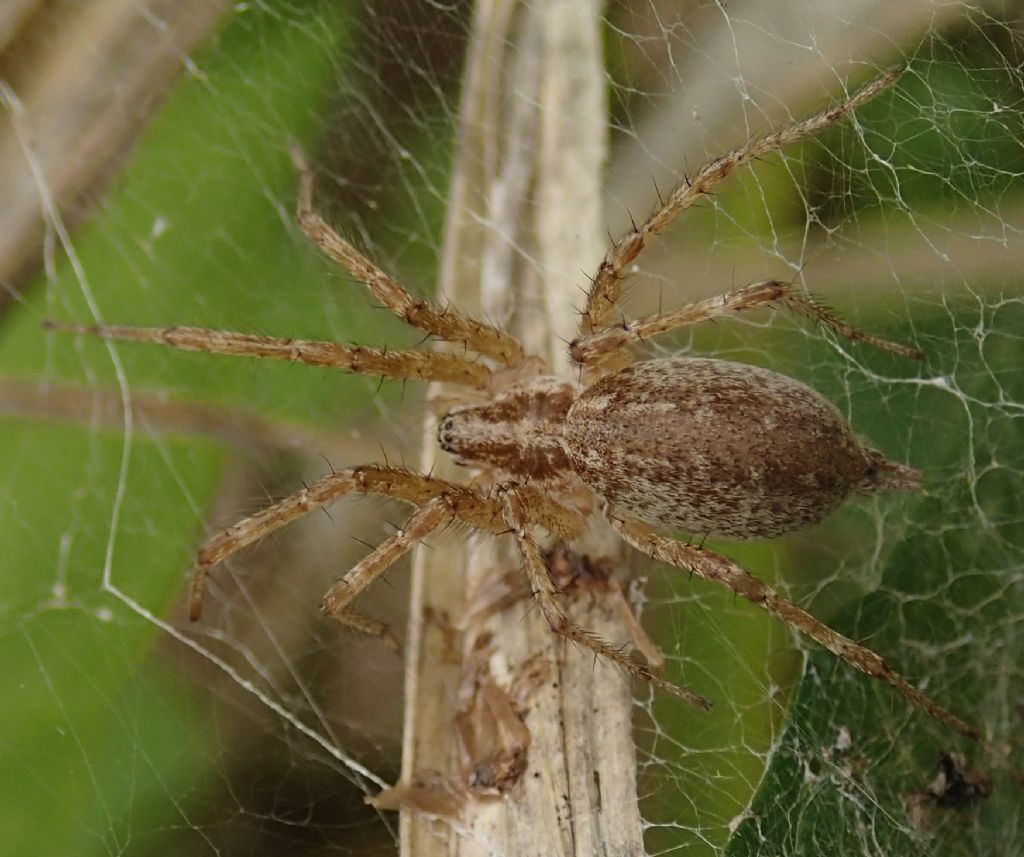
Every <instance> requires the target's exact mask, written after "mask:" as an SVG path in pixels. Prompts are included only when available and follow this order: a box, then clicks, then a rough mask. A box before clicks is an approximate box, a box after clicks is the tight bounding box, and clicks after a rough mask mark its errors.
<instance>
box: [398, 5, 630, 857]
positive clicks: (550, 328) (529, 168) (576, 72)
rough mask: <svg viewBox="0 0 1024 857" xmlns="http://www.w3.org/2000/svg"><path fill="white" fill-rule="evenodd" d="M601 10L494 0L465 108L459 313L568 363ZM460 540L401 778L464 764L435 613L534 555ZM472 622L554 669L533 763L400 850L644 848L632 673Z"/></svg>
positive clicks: (418, 660) (480, 23)
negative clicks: (496, 325) (503, 322)
mask: <svg viewBox="0 0 1024 857" xmlns="http://www.w3.org/2000/svg"><path fill="white" fill-rule="evenodd" d="M600 14H601V11H600V6H599V5H598V4H597V3H587V2H579V0H574V2H571V3H568V2H566V3H560V2H552V0H542V2H539V3H530V4H518V3H516V2H513V1H512V0H480V2H478V3H477V4H475V6H474V17H473V24H472V32H471V39H470V42H469V46H468V62H467V72H466V75H465V85H464V87H463V96H462V104H461V106H460V113H459V129H458V142H457V150H456V159H455V165H454V169H453V183H452V192H451V203H450V205H449V209H448V219H447V222H446V234H445V242H444V249H443V256H442V258H443V261H442V268H441V275H440V278H439V288H440V290H441V292H442V294H444V295H445V297H446V299H448V300H451V301H453V302H454V303H455V304H456V305H458V306H459V307H462V308H468V309H469V310H470V311H472V312H474V313H476V314H478V315H479V314H486V316H487V317H493V318H499V319H509V320H510V321H511V323H512V324H513V326H514V327H513V329H514V331H515V332H516V333H517V334H518V335H519V337H520V339H521V340H522V341H524V342H528V343H529V348H530V350H531V351H536V352H537V353H540V354H543V355H544V356H545V358H547V360H548V362H549V365H552V366H554V367H556V369H558V368H563V366H562V362H560V361H564V362H565V363H566V364H567V362H568V361H567V358H568V355H567V352H566V351H565V348H564V343H565V341H567V340H568V339H571V338H572V336H573V335H574V334H575V331H574V330H572V329H570V328H571V326H572V322H573V320H574V319H573V315H574V314H573V312H572V305H573V303H574V302H575V301H576V300H577V295H578V287H577V283H578V279H579V275H578V272H579V271H580V270H581V269H585V268H586V267H587V266H589V265H591V264H592V260H594V259H596V258H600V255H601V253H602V252H603V249H604V240H603V238H602V228H601V222H602V219H603V218H602V212H601V204H600V200H601V197H600V176H601V173H602V164H603V160H604V157H605V155H604V151H605V150H604V147H605V143H606V130H607V126H606V117H605V112H604V108H605V106H606V99H605V92H604V86H605V77H604V71H603V68H602V65H601V61H600V26H599V19H600ZM531 111H532V112H531ZM570 212H571V214H570ZM538 236H539V237H540V240H538ZM563 304H564V305H563ZM560 324H564V325H565V327H563V328H558V327H557V325H560ZM515 325H518V327H515ZM564 368H568V367H567V365H566V366H565V367H564ZM436 436H437V430H436V426H435V425H434V423H433V421H432V420H430V419H429V418H428V420H427V425H426V427H425V431H424V444H425V452H424V459H423V467H424V469H429V468H431V467H433V466H434V465H435V463H436V464H437V466H438V467H439V472H440V473H442V474H443V475H445V476H448V475H450V474H452V473H453V471H451V470H449V469H447V468H450V467H451V464H450V463H449V462H447V461H445V460H443V459H442V460H440V461H438V459H437V451H436ZM595 536H598V540H597V541H594V537H595ZM446 538H447V537H446V535H443V534H440V533H438V534H436V535H435V536H434V537H433V539H432V543H433V549H432V550H429V551H419V552H418V553H417V554H416V557H415V562H414V575H413V583H414V585H413V599H412V608H411V613H410V623H409V633H408V635H407V638H406V653H407V683H406V695H405V696H406V725H405V735H404V752H403V764H402V770H403V773H402V780H403V782H411V781H415V779H416V777H417V775H418V774H420V773H422V772H424V771H430V770H434V771H440V772H446V773H451V772H453V765H456V764H457V763H456V762H455V760H456V759H457V750H456V747H455V742H454V741H453V728H452V725H453V720H457V718H458V717H459V714H460V709H459V705H458V702H457V700H458V699H459V692H460V687H461V686H462V684H463V681H464V673H463V671H462V669H461V668H460V666H459V664H457V663H452V661H451V658H450V654H449V653H450V647H449V645H448V642H447V641H446V638H445V637H444V635H443V634H440V633H438V632H437V630H436V628H434V627H433V626H432V625H431V624H430V622H429V621H427V620H426V616H428V615H430V614H431V613H432V612H433V613H437V612H438V611H443V612H444V613H446V614H447V615H448V616H450V617H451V618H452V619H453V621H456V622H457V621H459V619H460V618H461V617H466V618H467V619H469V618H471V617H472V616H474V615H475V614H474V612H473V610H472V604H473V603H474V599H475V598H477V597H478V595H477V593H480V592H481V591H485V590H486V586H487V581H493V580H494V576H495V575H496V574H498V575H500V574H501V573H502V572H505V573H508V572H514V571H516V570H517V569H519V568H520V567H521V565H522V561H523V560H522V557H520V556H518V555H516V553H517V552H516V551H515V548H514V543H513V541H512V539H503V540H501V545H500V546H499V545H498V544H496V543H495V541H494V540H490V539H488V540H485V541H483V542H477V543H475V544H474V543H470V544H469V545H467V544H465V542H464V541H463V542H461V543H458V544H456V543H451V544H447V543H446ZM602 539H603V540H602ZM614 542H615V540H612V539H608V538H607V534H606V532H605V528H597V530H596V531H595V528H593V527H591V528H589V529H588V532H587V534H586V535H585V536H584V537H583V539H582V540H581V541H580V542H579V545H580V547H577V548H576V550H578V551H583V552H586V553H590V552H591V551H593V552H594V553H592V555H599V556H606V555H611V556H612V557H613V558H614V559H617V558H618V557H619V552H618V547H617V545H616V544H614ZM499 547H501V549H497V548H499ZM565 606H566V607H567V608H568V610H569V615H570V617H571V618H572V619H573V620H574V621H576V622H577V623H578V624H581V625H584V626H586V627H587V628H589V629H591V630H594V631H596V632H597V633H599V634H600V635H601V636H602V637H603V638H605V639H609V640H611V641H613V643H619V644H623V643H625V641H626V637H625V635H624V633H623V629H622V625H621V622H620V620H619V618H618V615H617V613H616V611H615V610H614V608H613V609H611V610H608V609H603V608H602V606H601V604H600V603H599V602H597V600H596V599H592V598H589V597H586V596H585V597H584V598H583V599H582V601H574V602H570V603H566V605H565ZM526 608H529V609H526ZM474 630H475V633H476V635H478V636H476V639H483V638H484V637H485V636H486V635H490V636H491V638H492V639H493V640H495V641H500V648H495V650H494V652H493V654H492V656H491V658H490V659H489V661H488V663H489V665H490V666H491V667H492V668H497V669H498V670H499V672H496V673H494V674H493V675H494V677H495V679H496V680H497V681H498V683H499V684H500V685H501V686H505V684H506V681H507V679H504V678H502V673H501V672H500V670H512V671H514V670H516V669H517V668H518V665H520V664H524V663H527V662H529V660H530V659H531V658H536V657H538V655H539V656H541V657H543V658H544V660H545V662H546V663H549V664H550V665H551V667H552V669H553V670H554V671H555V672H554V677H553V679H552V680H551V681H549V682H546V683H545V684H544V686H543V687H542V688H540V689H538V691H537V693H536V694H535V695H534V696H533V697H532V698H531V699H530V700H529V710H528V711H527V713H526V716H525V721H524V726H525V728H526V729H527V730H529V736H530V746H529V758H528V768H527V770H526V771H525V773H524V775H523V777H522V780H521V781H520V782H519V783H518V785H517V786H516V787H515V788H514V789H513V790H512V791H511V792H510V793H509V794H507V795H506V796H505V798H504V799H503V800H501V801H474V802H472V803H470V804H468V805H466V806H464V807H463V811H462V816H461V818H460V823H459V824H458V825H448V824H445V823H443V822H436V821H435V822H432V821H431V820H430V819H428V818H425V817H424V816H423V815H422V814H420V813H418V812H417V811H416V810H414V809H409V808H407V809H406V810H405V811H404V812H403V814H402V821H401V824H402V826H401V841H402V855H403V857H442V855H443V857H483V855H494V854H503V855H511V854H543V855H545V857H583V855H587V856H588V857H589V855H598V854H608V855H611V854H614V855H627V854H628V855H638V854H642V853H644V847H643V830H644V828H643V824H642V821H641V818H640V813H639V809H638V796H637V784H636V750H635V745H634V739H633V734H632V714H633V702H632V692H631V687H632V682H631V680H630V677H629V676H628V674H626V673H624V672H623V671H621V670H618V669H616V668H614V667H613V666H612V665H611V664H608V663H606V662H605V661H604V660H603V659H598V660H597V662H596V663H595V661H594V657H593V655H591V653H590V652H588V651H586V650H584V649H581V648H580V647H579V646H575V645H566V644H565V643H564V642H562V640H560V639H559V638H556V637H554V635H552V634H551V632H550V630H549V629H548V627H547V623H546V622H545V621H544V619H543V616H542V615H541V613H540V610H539V609H537V607H536V606H534V605H532V604H526V605H524V604H522V603H520V604H519V605H518V609H517V608H516V606H513V607H512V608H511V609H508V610H502V611H499V612H498V613H496V614H491V615H490V616H489V618H487V619H486V620H482V621H480V622H476V623H475V624H472V625H471V626H470V628H468V629H467V631H469V632H471V633H470V635H469V636H467V645H470V644H471V643H472V640H473V638H474V637H473V636H472V632H473V631H474ZM512 674H513V675H514V674H515V673H514V672H513V673H512ZM455 770H457V767H456V769H455ZM597 782H599V783H600V789H599V793H598V791H597V789H596V783H597Z"/></svg>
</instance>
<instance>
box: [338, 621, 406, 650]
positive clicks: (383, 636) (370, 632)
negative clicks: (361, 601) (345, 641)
mask: <svg viewBox="0 0 1024 857" xmlns="http://www.w3.org/2000/svg"><path fill="white" fill-rule="evenodd" d="M335 618H336V619H337V620H338V621H339V622H340V623H341V624H342V625H344V626H345V627H346V628H351V629H352V630H353V631H355V632H356V633H359V634H364V635H365V636H367V637H376V638H377V639H379V640H382V641H383V642H384V645H386V646H387V647H388V648H389V649H391V651H392V652H394V653H395V654H396V655H401V654H402V644H401V643H400V642H399V641H398V638H397V637H396V636H395V635H394V634H393V633H392V632H391V629H390V628H389V627H388V626H387V625H386V624H384V623H383V622H379V621H377V620H376V619H371V618H369V617H368V616H363V615H362V614H360V613H352V612H345V613H339V614H338V615H337V616H336V617H335Z"/></svg>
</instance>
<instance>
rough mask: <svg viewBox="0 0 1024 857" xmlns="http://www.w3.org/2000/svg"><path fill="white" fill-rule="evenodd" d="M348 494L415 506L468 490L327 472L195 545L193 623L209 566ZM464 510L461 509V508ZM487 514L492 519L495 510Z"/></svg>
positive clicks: (399, 476)
mask: <svg viewBox="0 0 1024 857" xmlns="http://www.w3.org/2000/svg"><path fill="white" fill-rule="evenodd" d="M350 493H356V494H377V495H381V496H385V497H394V498H395V499H398V500H403V501H405V502H406V503H411V504H412V505H414V506H423V505H425V504H426V503H428V502H429V501H430V500H432V499H434V498H435V497H439V496H441V495H442V494H445V493H452V494H471V493H472V492H470V491H468V489H466V488H463V487H461V486H459V485H456V484H454V483H452V482H447V481H445V480H443V479H434V478H432V477H427V476H421V475H419V474H417V473H412V472H411V471H408V470H405V469H404V468H399V467H380V466H361V467H351V468H348V469H346V470H340V471H338V472H336V473H329V474H327V475H326V476H323V477H321V478H320V479H317V480H316V481H315V482H313V483H312V484H310V485H308V486H307V487H305V488H303V489H302V490H301V491H296V492H295V493H294V494H291V495H289V496H288V497H285V498H284V499H282V500H279V501H278V502H276V503H274V504H272V505H270V506H267V507H266V508H265V509H263V510H261V511H259V512H257V513H256V514H254V515H250V516H248V517H247V518H243V519H242V520H241V521H238V522H237V523H235V524H233V525H232V526H230V527H228V528H227V529H226V530H224V531H223V532H222V533H219V534H217V535H216V536H214V537H213V538H211V539H210V540H209V541H207V542H206V543H205V544H204V545H203V546H202V547H201V548H200V549H199V554H198V557H197V560H196V567H195V571H194V572H193V574H192V583H191V585H190V587H189V617H190V618H191V619H192V620H193V621H194V620H196V619H198V618H199V616H200V614H201V612H202V598H203V588H204V586H205V583H206V576H207V574H208V573H209V570H210V568H211V567H212V566H214V565H216V564H217V563H219V562H221V561H223V560H225V559H227V558H228V557H229V556H231V555H232V554H233V553H235V552H236V551H239V550H241V549H242V548H244V547H246V546H247V545H250V544H252V543H253V542H256V541H259V540H260V539H262V538H264V537H265V536H268V535H270V534H271V533H273V532H276V531H277V530H279V529H281V528H282V527H286V526H287V525H288V524H290V523H291V522H292V521H294V520H295V519H296V518H301V517H302V516H303V515H305V514H307V513H308V512H312V511H314V510H316V509H319V508H322V507H323V506H326V505H328V504H329V503H332V502H334V501H335V500H337V499H340V498H341V497H344V496H345V495H346V494H350ZM465 505H467V503H466V501H465V500H464V501H463V506H465ZM463 511H464V513H465V510H464V509H463ZM491 516H492V517H493V511H492V512H491ZM479 523H483V521H480V522H479ZM499 523H500V516H499Z"/></svg>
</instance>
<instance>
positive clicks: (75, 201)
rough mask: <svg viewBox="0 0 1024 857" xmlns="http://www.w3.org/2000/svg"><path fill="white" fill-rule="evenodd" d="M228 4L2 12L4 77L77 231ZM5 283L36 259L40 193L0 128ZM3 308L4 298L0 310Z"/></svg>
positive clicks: (21, 1)
mask: <svg viewBox="0 0 1024 857" xmlns="http://www.w3.org/2000/svg"><path fill="white" fill-rule="evenodd" d="M229 5H230V4H229V3H228V2H227V0H153V2H147V3H143V4H140V3H138V2H136V0H94V2H90V3H46V4H36V3H32V2H25V0H15V2H13V3H11V2H10V0H4V3H0V6H3V7H4V8H3V9H2V10H0V78H3V80H2V82H3V83H5V84H6V85H7V86H8V87H9V88H10V90H11V91H12V92H13V93H15V95H16V96H17V98H18V100H19V101H20V102H21V104H23V105H24V112H25V117H26V119H25V126H26V127H25V131H26V133H27V134H28V135H29V138H30V141H31V146H32V151H33V153H34V154H35V156H36V157H37V158H38V159H39V164H40V168H41V169H42V171H43V173H44V174H45V176H46V181H47V185H48V187H49V188H50V190H51V192H52V193H53V196H54V198H55V200H56V202H57V204H58V206H59V207H60V209H61V211H62V212H64V215H65V218H66V219H67V220H69V221H70V222H71V223H74V222H76V221H77V220H79V219H80V218H81V217H83V216H84V215H85V214H86V213H87V210H88V208H89V206H90V205H91V203H92V197H96V198H98V196H99V193H98V191H99V189H101V187H102V186H103V185H104V184H106V182H108V181H110V180H111V179H112V178H113V177H114V176H115V175H116V172H117V167H118V165H119V164H120V162H121V160H122V159H123V158H124V157H125V155H126V154H127V153H128V152H129V151H130V150H131V147H132V144H133V143H134V140H135V137H136V136H137V135H138V133H139V131H140V130H141V129H142V128H143V127H144V126H145V124H146V122H147V121H148V119H149V117H150V115H151V114H152V112H153V111H154V110H155V109H156V108H157V107H158V106H159V105H160V96H161V95H162V94H163V93H164V92H165V91H167V89H168V88H169V87H170V85H171V84H172V83H173V82H174V81H175V80H176V79H177V77H178V75H179V74H180V73H181V72H182V71H183V70H188V71H191V72H192V73H193V74H199V73H200V72H199V70H198V69H196V68H195V67H194V66H193V65H192V61H191V60H190V59H189V55H190V53H191V52H192V50H193V49H194V48H195V47H196V46H197V45H198V44H199V43H200V42H201V41H202V39H203V38H204V37H206V36H207V35H208V34H209V33H210V31H211V30H212V29H213V28H214V27H215V26H216V24H217V22H218V21H219V19H220V16H221V13H222V12H224V10H226V9H227V8H228V7H229ZM0 187H2V188H3V189H4V201H3V206H0V282H5V283H8V282H14V281H17V280H20V279H21V278H23V277H24V276H26V275H27V274H29V273H30V272H31V270H32V269H33V267H34V266H35V265H37V264H38V260H39V259H40V258H41V254H40V247H41V245H42V242H43V237H44V229H43V218H42V209H41V208H40V195H39V189H38V188H37V187H36V185H35V181H34V179H33V178H32V175H31V173H30V171H28V170H26V169H25V168H24V160H23V155H22V151H21V144H20V143H19V141H18V139H17V136H16V135H15V134H14V132H13V126H12V125H11V124H10V123H4V122H3V121H2V120H0ZM3 300H4V296H3V293H2V292H0V302H2V301H3Z"/></svg>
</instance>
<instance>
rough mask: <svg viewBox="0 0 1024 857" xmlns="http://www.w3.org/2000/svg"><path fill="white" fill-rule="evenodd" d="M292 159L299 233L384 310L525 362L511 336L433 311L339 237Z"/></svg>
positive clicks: (300, 164) (512, 361) (302, 162)
mask: <svg viewBox="0 0 1024 857" xmlns="http://www.w3.org/2000/svg"><path fill="white" fill-rule="evenodd" d="M291 151H292V160H293V161H294V163H295V167H296V169H297V170H299V173H300V184H299V201H298V206H297V209H296V216H297V217H298V220H299V224H300V225H301V226H302V230H303V232H305V233H306V235H307V236H308V237H309V240H310V241H312V242H313V243H314V244H315V245H316V246H317V247H319V248H320V249H321V250H322V251H323V253H324V254H325V255H326V256H327V257H328V258H330V259H333V260H334V261H335V262H337V263H338V264H339V265H341V266H342V267H343V268H345V269H346V270H347V271H348V272H349V273H350V274H351V275H352V276H353V277H355V278H356V279H357V280H358V281H359V282H361V283H364V284H365V285H366V287H367V288H368V289H369V290H370V291H371V292H372V293H373V295H374V297H376V298H377V299H378V300H379V301H380V302H381V303H382V304H384V306H386V307H387V308H388V309H389V310H391V312H393V313H394V314H395V315H397V316H398V317H399V318H401V319H403V320H405V321H407V322H408V323H409V324H411V325H413V326H414V327H418V328H420V330H423V331H425V332H427V333H430V334H433V335H434V336H438V337H440V338H441V339H443V340H444V341H445V342H458V343H461V344H463V345H465V346H467V347H469V348H471V349H473V350H474V351H477V352H479V353H480V354H484V355H486V356H488V357H493V358H494V359H495V360H499V361H500V362H502V363H504V364H506V365H507V366H515V365H516V364H518V363H520V362H522V360H523V359H524V358H525V356H526V355H525V354H524V352H523V347H522V345H521V344H520V343H519V341H518V340H517V339H516V338H515V337H514V336H512V335H511V334H508V333H506V332H505V331H503V330H501V329H499V328H497V327H494V326H493V325H489V324H484V323H483V322H479V321H475V320H474V319H471V318H467V317H466V316H464V315H462V314H461V313H460V312H459V311H458V310H456V309H454V308H452V307H436V306H434V305H433V304H430V303H428V302H427V301H423V300H417V299H416V298H414V297H413V296H412V295H410V294H409V293H408V292H407V291H406V290H405V289H404V288H402V287H401V286H400V285H399V284H398V283H397V282H395V281H394V280H393V279H392V278H391V277H389V276H388V275H387V274H385V273H384V272H383V271H382V270H381V269H380V268H378V267H377V266H376V265H374V264H373V262H371V261H370V260H369V259H367V258H366V257H365V256H364V255H363V254H362V253H360V252H359V251H358V250H356V248H355V247H353V246H352V245H351V244H349V243H348V241H346V240H345V239H344V238H342V237H341V236H340V235H339V234H338V233H337V232H335V231H334V229H332V228H331V226H330V225H329V224H328V223H327V222H326V221H325V220H324V219H323V218H322V217H321V216H320V214H319V213H318V212H317V211H316V210H315V209H314V208H313V173H312V172H311V170H310V168H309V165H308V164H307V163H306V159H305V158H304V157H303V155H302V152H301V151H300V150H299V149H298V147H296V146H292V150H291Z"/></svg>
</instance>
